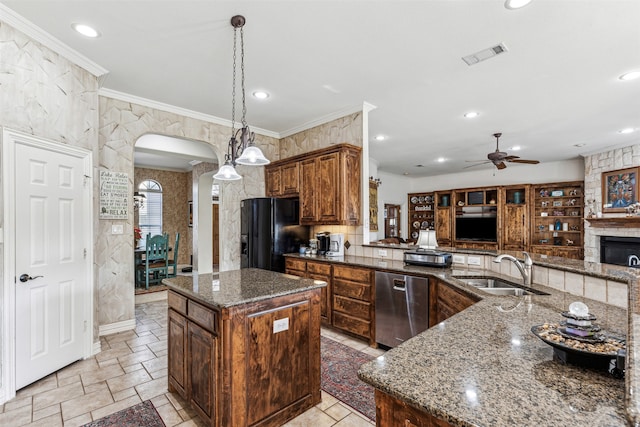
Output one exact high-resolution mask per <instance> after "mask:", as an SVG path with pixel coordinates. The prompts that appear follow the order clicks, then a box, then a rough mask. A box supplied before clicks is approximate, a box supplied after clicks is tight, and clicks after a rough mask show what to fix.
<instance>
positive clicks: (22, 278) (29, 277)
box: [20, 273, 44, 283]
mask: <svg viewBox="0 0 640 427" xmlns="http://www.w3.org/2000/svg"><path fill="white" fill-rule="evenodd" d="M38 277H44V276H35V277H31V276H29V275H28V274H26V273H25V274H21V275H20V281H21V282H22V283H24V282H26V281H27V280H33V279H37V278H38Z"/></svg>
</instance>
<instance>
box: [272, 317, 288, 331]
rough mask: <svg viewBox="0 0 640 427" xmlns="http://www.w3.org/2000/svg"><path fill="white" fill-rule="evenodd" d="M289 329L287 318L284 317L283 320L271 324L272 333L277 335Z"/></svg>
mask: <svg viewBox="0 0 640 427" xmlns="http://www.w3.org/2000/svg"><path fill="white" fill-rule="evenodd" d="M287 329H289V318H288V317H285V318H284V319H278V320H275V321H274V322H273V333H274V334H277V333H278V332H282V331H286V330H287Z"/></svg>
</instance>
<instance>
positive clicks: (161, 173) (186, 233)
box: [133, 168, 191, 264]
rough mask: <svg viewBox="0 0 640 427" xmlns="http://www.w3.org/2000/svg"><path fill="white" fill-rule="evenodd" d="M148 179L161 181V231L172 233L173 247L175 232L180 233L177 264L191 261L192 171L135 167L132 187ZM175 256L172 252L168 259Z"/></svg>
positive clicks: (170, 236)
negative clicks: (190, 202)
mask: <svg viewBox="0 0 640 427" xmlns="http://www.w3.org/2000/svg"><path fill="white" fill-rule="evenodd" d="M148 179H151V180H153V181H156V182H158V183H159V184H160V186H161V187H162V231H163V232H165V233H169V244H170V245H171V246H172V247H173V245H174V239H175V236H176V233H180V242H179V245H178V264H189V255H190V254H191V232H190V229H189V225H188V224H189V216H188V213H189V205H188V203H187V202H188V201H189V200H191V173H190V172H173V171H166V170H158V169H147V168H135V172H134V179H133V191H137V189H138V186H139V185H140V183H141V182H142V181H146V180H148ZM137 225H138V213H137V212H134V226H137ZM174 250H175V248H174ZM173 256H174V255H173V254H172V255H170V257H169V259H172V258H173Z"/></svg>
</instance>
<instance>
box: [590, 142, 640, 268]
mask: <svg viewBox="0 0 640 427" xmlns="http://www.w3.org/2000/svg"><path fill="white" fill-rule="evenodd" d="M637 166H640V145H632V146H629V147H623V148H617V149H615V150H611V151H604V152H602V153H597V154H593V155H590V156H586V157H585V159H584V199H585V201H586V200H595V201H596V202H595V206H598V207H600V209H602V172H608V171H612V170H617V169H626V168H631V167H637ZM604 215H605V216H624V215H625V214H624V213H621V214H604ZM638 232H639V230H638V229H637V228H601V227H591V226H589V222H588V221H585V229H584V260H585V261H590V262H600V236H617V237H637V236H638Z"/></svg>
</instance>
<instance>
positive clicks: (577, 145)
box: [573, 142, 587, 147]
mask: <svg viewBox="0 0 640 427" xmlns="http://www.w3.org/2000/svg"><path fill="white" fill-rule="evenodd" d="M585 145H587V144H585V143H584V142H579V143H578V144H573V146H574V147H584V146H585Z"/></svg>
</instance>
